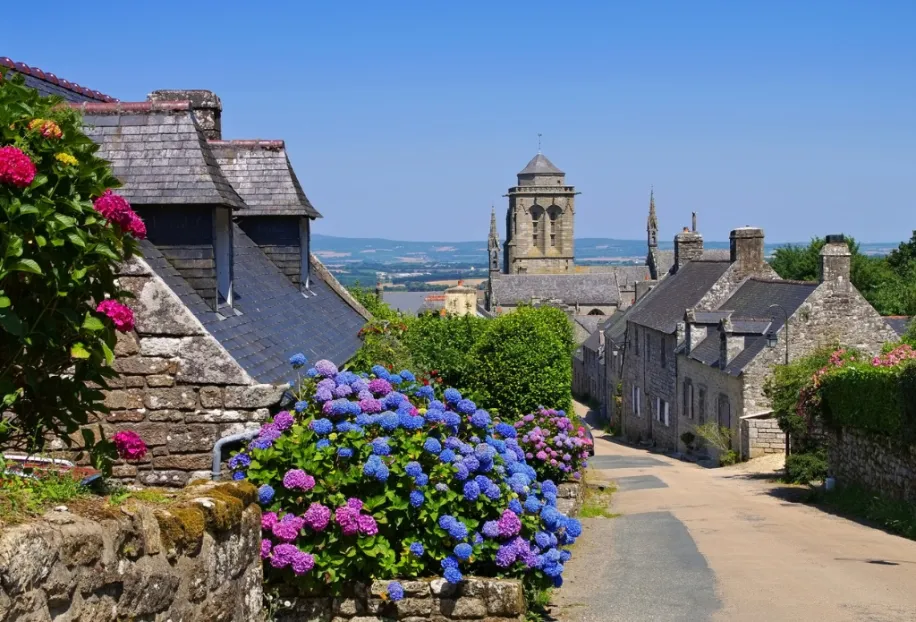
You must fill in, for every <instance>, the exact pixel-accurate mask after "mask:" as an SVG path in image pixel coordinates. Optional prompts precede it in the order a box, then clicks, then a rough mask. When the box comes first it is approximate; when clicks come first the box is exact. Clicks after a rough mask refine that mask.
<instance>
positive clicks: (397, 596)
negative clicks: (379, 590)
mask: <svg viewBox="0 0 916 622" xmlns="http://www.w3.org/2000/svg"><path fill="white" fill-rule="evenodd" d="M388 598H390V599H391V601H392V602H395V603H396V602H398V601H399V600H403V599H404V587H403V586H402V585H401V584H400V583H398V582H397V581H392V582H391V583H389V584H388Z"/></svg>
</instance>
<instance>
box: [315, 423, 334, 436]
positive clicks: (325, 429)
mask: <svg viewBox="0 0 916 622" xmlns="http://www.w3.org/2000/svg"><path fill="white" fill-rule="evenodd" d="M311 428H312V430H314V432H315V434H318V435H319V436H325V435H326V434H330V433H331V432H333V431H334V424H333V423H331V420H330V419H313V420H312V423H311Z"/></svg>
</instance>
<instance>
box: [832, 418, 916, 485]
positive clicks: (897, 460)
mask: <svg viewBox="0 0 916 622" xmlns="http://www.w3.org/2000/svg"><path fill="white" fill-rule="evenodd" d="M827 448H828V460H829V470H828V472H829V473H830V475H832V476H833V477H835V478H836V480H837V482H838V483H840V484H854V485H857V486H861V487H863V488H867V489H869V490H872V491H875V492H877V493H879V494H881V495H883V496H885V497H889V498H891V499H897V500H903V501H910V502H912V503H916V445H910V446H906V445H903V444H902V443H901V442H899V441H897V440H896V439H891V438H888V437H882V436H879V435H871V434H866V433H865V432H862V431H860V430H856V429H853V428H844V429H842V430H840V431H838V432H830V433H829V434H828V442H827Z"/></svg>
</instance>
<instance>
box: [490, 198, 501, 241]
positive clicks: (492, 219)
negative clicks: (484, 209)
mask: <svg viewBox="0 0 916 622" xmlns="http://www.w3.org/2000/svg"><path fill="white" fill-rule="evenodd" d="M493 240H496V243H497V244H499V232H498V231H497V230H496V208H495V207H494V206H492V205H491V206H490V242H493Z"/></svg>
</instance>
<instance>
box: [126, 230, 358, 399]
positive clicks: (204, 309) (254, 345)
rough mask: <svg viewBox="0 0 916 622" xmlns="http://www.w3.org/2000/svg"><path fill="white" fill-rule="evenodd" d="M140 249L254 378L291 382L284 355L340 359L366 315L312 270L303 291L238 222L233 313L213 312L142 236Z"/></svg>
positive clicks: (350, 350) (350, 349) (354, 343)
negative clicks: (247, 234) (308, 281)
mask: <svg viewBox="0 0 916 622" xmlns="http://www.w3.org/2000/svg"><path fill="white" fill-rule="evenodd" d="M141 247H142V251H143V255H144V258H145V259H146V261H147V263H149V265H150V267H152V269H153V270H154V271H155V272H156V273H157V274H158V275H159V276H160V277H162V279H163V280H164V281H165V282H166V284H168V285H169V287H171V288H172V290H173V291H174V292H175V293H176V294H177V295H178V297H179V298H180V299H181V300H182V302H183V303H184V304H185V305H186V306H187V307H188V309H190V310H191V312H192V313H193V314H194V315H195V316H196V317H197V318H198V319H199V320H200V322H201V323H202V324H203V325H204V327H205V328H206V329H207V330H208V331H209V332H210V334H212V335H213V336H214V337H215V338H216V339H217V341H219V342H220V343H221V344H222V345H223V347H225V348H226V350H228V351H229V353H230V354H231V355H232V356H233V357H234V358H235V360H236V361H238V363H239V364H240V365H241V366H242V367H243V368H244V369H245V371H247V372H248V374H249V375H251V377H252V378H254V379H256V380H257V381H259V382H264V383H278V382H285V381H287V380H290V379H291V377H292V376H291V368H290V367H289V364H288V360H289V357H290V356H292V355H293V354H296V353H297V352H302V353H304V354H305V356H306V357H307V358H308V359H309V360H310V361H312V362H314V361H316V360H318V359H322V358H325V359H329V360H331V361H333V362H334V363H336V364H338V365H340V364H342V363H344V362H345V361H346V360H347V359H348V358H350V357H351V356H352V355H353V354H354V353H355V352H356V350H357V349H359V347H360V345H361V342H360V339H359V336H358V333H359V330H360V329H361V328H362V327H363V325H364V324H365V322H366V321H365V319H364V318H363V317H362V316H361V315H360V314H359V313H358V312H357V311H356V310H355V309H354V308H353V307H351V306H350V305H349V304H347V302H346V301H344V299H343V298H341V297H340V296H339V295H337V294H336V293H335V292H334V290H333V289H332V288H331V287H330V286H329V285H328V284H327V283H326V282H325V281H323V280H322V279H320V278H317V276H316V275H314V273H317V272H318V271H317V270H315V271H313V278H312V279H311V280H310V289H309V293H308V295H307V296H303V295H302V294H301V293H300V292H299V289H298V288H297V287H296V286H295V285H293V283H292V282H291V281H290V280H289V279H288V278H286V276H284V275H283V273H282V272H280V270H279V269H278V268H277V267H276V266H275V265H274V264H273V263H272V262H271V261H270V260H269V259H268V258H267V256H266V255H264V253H263V252H262V251H261V250H260V249H259V248H258V247H257V246H256V245H255V244H254V242H252V241H251V239H250V238H248V236H246V235H245V233H244V232H243V231H242V230H241V229H240V228H239V227H238V226H237V225H235V226H234V231H233V249H234V253H235V263H234V272H235V276H234V279H233V293H234V301H233V306H234V308H235V309H237V310H238V311H239V312H240V314H239V315H237V314H229V313H230V312H228V311H224V312H223V315H218V314H217V313H214V312H213V310H212V309H211V308H210V307H209V306H208V305H207V303H206V302H204V300H203V298H201V297H200V295H199V294H198V293H197V292H196V291H194V289H193V288H192V287H191V286H190V285H188V283H187V281H185V280H184V279H183V278H182V277H181V275H179V274H178V272H177V271H176V270H175V269H174V268H173V267H172V265H171V264H170V263H169V262H168V260H167V259H165V257H163V256H162V254H161V253H160V252H159V251H158V250H157V249H156V247H155V246H153V245H152V244H151V243H150V242H149V241H148V240H144V241H143V242H142V243H141ZM313 261H314V262H317V259H314V258H313ZM223 317H225V319H221V318H223Z"/></svg>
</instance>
